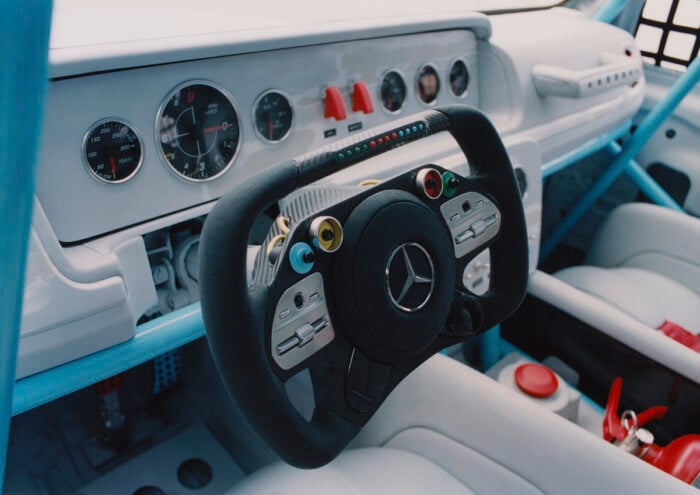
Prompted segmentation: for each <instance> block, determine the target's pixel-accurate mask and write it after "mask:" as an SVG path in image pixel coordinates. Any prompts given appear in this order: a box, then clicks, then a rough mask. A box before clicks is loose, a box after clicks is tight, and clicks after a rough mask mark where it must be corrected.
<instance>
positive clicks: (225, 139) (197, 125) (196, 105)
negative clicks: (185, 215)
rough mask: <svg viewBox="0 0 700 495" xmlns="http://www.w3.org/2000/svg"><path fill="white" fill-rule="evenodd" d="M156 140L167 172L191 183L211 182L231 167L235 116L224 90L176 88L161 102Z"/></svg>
mask: <svg viewBox="0 0 700 495" xmlns="http://www.w3.org/2000/svg"><path fill="white" fill-rule="evenodd" d="M156 138H157V140H158V143H159V146H160V148H161V151H162V156H163V158H164V159H165V161H166V163H167V164H168V165H169V166H170V167H171V169H172V170H173V171H174V172H176V173H177V175H178V176H179V177H182V178H184V179H187V180H191V181H197V182H201V181H206V180H211V179H213V178H215V177H217V176H219V175H221V174H222V173H223V172H225V171H226V170H227V169H228V168H229V167H230V166H231V164H232V163H233V159H234V157H235V156H236V152H237V151H238V145H239V142H240V128H239V124H238V114H237V113H236V109H235V108H234V106H233V103H232V102H231V98H229V97H228V95H226V93H224V90H223V89H221V88H219V87H215V86H214V85H213V84H212V83H209V82H189V83H185V84H183V85H180V86H178V87H177V88H176V89H175V90H173V92H172V93H171V94H170V96H169V97H168V99H167V100H165V101H164V102H163V105H162V106H161V110H160V112H159V113H158V119H157V121H156Z"/></svg>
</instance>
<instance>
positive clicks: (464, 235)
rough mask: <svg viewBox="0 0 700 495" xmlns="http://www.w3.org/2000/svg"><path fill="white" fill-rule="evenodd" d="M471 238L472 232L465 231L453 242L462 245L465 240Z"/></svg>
mask: <svg viewBox="0 0 700 495" xmlns="http://www.w3.org/2000/svg"><path fill="white" fill-rule="evenodd" d="M472 237H474V232H472V231H471V230H470V229H467V230H465V231H464V232H462V233H461V234H458V235H457V236H456V237H455V242H456V243H457V244H462V243H463V242H464V241H466V240H467V239H471V238H472Z"/></svg>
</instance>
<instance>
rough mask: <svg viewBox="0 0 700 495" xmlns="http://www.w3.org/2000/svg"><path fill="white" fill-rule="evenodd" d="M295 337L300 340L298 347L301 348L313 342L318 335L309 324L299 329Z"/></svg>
mask: <svg viewBox="0 0 700 495" xmlns="http://www.w3.org/2000/svg"><path fill="white" fill-rule="evenodd" d="M294 335H295V336H296V337H297V338H298V339H299V344H297V345H298V346H299V347H304V346H305V345H306V344H308V343H309V342H311V341H312V340H313V338H314V335H316V331H315V330H314V327H313V326H312V325H311V324H309V323H307V324H305V325H302V326H300V327H299V328H297V329H296V331H295V332H294Z"/></svg>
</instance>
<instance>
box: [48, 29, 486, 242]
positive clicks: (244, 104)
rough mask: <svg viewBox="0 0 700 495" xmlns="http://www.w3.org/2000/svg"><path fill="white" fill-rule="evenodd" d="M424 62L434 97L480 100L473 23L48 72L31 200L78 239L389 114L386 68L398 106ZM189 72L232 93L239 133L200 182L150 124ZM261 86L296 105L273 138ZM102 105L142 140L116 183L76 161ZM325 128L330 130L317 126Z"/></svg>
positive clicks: (418, 105)
mask: <svg viewBox="0 0 700 495" xmlns="http://www.w3.org/2000/svg"><path fill="white" fill-rule="evenodd" d="M457 58H462V59H463V60H465V61H466V63H467V66H468V68H469V71H470V81H471V82H470V86H469V89H468V91H467V94H466V95H465V96H464V97H461V98H460V97H456V96H454V95H453V94H452V93H451V91H450V90H449V88H448V86H449V85H448V71H449V68H450V64H451V62H452V61H454V60H455V59H457ZM425 63H430V64H432V65H433V66H434V67H435V68H436V70H437V72H438V75H439V76H440V79H441V88H440V92H439V93H438V96H437V99H436V100H435V102H434V105H444V104H450V103H457V102H460V103H467V104H471V105H474V106H478V101H479V94H478V86H477V84H476V81H478V73H477V52H476V37H475V35H474V34H473V33H472V32H470V31H448V32H439V33H431V34H416V35H410V36H402V37H388V38H383V39H373V40H360V41H354V42H345V43H335V44H329V45H323V46H311V47H301V48H293V49H285V50H277V51H270V52H263V53H255V54H248V55H238V56H232V57H221V58H213V59H207V60H197V61H191V62H183V63H178V64H167V65H161V66H156V67H145V68H139V69H133V70H126V71H118V72H112V73H105V74H97V75H92V76H87V77H80V78H69V79H64V80H59V81H54V82H52V83H51V84H50V87H49V94H48V98H47V111H46V121H45V129H46V132H45V136H44V139H43V145H42V155H41V158H40V165H39V171H38V180H37V195H38V197H39V201H40V202H41V204H42V206H43V207H44V210H45V211H46V214H47V216H48V217H49V221H50V222H51V225H52V226H53V229H54V231H55V233H56V235H57V237H58V239H59V240H60V241H62V242H76V241H80V240H83V239H86V238H91V237H94V236H98V235H101V234H104V233H107V232H111V231H114V230H117V229H121V228H124V227H126V226H129V225H133V224H136V223H139V222H143V221H145V220H148V219H152V218H156V217H159V216H162V215H166V214H169V213H172V212H174V211H178V210H182V209H184V208H188V207H191V206H194V205H198V204H202V203H205V202H208V201H211V200H214V199H216V198H218V197H219V196H221V195H222V194H223V193H225V192H226V191H227V190H228V189H229V188H230V187H231V185H232V184H235V183H238V182H240V181H242V180H245V179H246V178H247V177H249V176H250V175H251V174H253V173H255V172H256V171H258V170H260V168H262V167H266V166H269V165H273V164H275V163H277V162H279V161H281V160H283V159H288V158H290V157H293V156H296V155H299V154H302V153H304V152H306V151H308V150H310V149H314V148H317V147H320V146H322V145H324V144H326V142H328V141H331V140H334V139H337V138H343V137H347V136H348V135H350V131H349V130H348V127H349V126H350V125H353V124H361V125H362V128H369V127H372V126H375V125H379V124H382V123H386V122H389V121H391V120H392V119H393V118H395V117H396V116H397V115H392V114H390V113H388V112H386V111H383V107H382V105H381V103H380V101H379V96H378V94H379V85H380V79H381V77H382V75H383V74H384V73H385V72H386V71H387V70H389V69H397V70H398V71H400V72H401V73H402V74H403V75H404V76H405V79H406V81H405V82H406V86H407V88H408V94H407V98H406V103H405V105H404V107H403V108H402V109H401V111H400V112H399V113H398V115H399V116H402V115H410V114H412V113H415V112H417V111H420V110H423V109H425V108H428V106H427V105H426V104H424V103H423V102H422V101H420V100H419V98H418V97H417V93H416V88H415V82H416V74H417V71H418V70H419V67H420V66H421V65H423V64H425ZM196 79H206V80H209V81H212V82H213V83H216V84H217V85H220V86H221V87H222V88H224V89H225V90H226V91H227V92H228V93H230V95H231V96H232V98H233V101H234V105H235V107H236V108H237V111H238V115H239V120H240V123H241V129H240V133H241V145H240V149H239V152H238V155H237V157H236V159H235V162H234V165H233V167H232V168H231V169H230V170H228V171H227V172H226V173H224V174H223V175H222V176H221V177H219V178H218V179H216V180H214V181H211V182H207V183H201V184H193V183H188V182H185V181H183V180H181V179H179V178H178V177H176V176H175V175H174V174H172V173H171V172H170V171H169V170H168V169H167V166H166V165H165V163H164V161H163V160H162V159H161V156H160V153H161V152H160V150H159V148H158V147H157V146H156V138H155V135H154V134H155V122H156V114H157V112H158V108H159V106H160V104H161V102H162V101H163V99H164V98H166V96H167V95H168V94H169V93H170V91H171V90H172V89H173V88H174V87H176V86H177V85H179V84H180V83H182V82H184V81H188V80H196ZM357 80H362V81H364V82H366V84H367V86H368V87H369V90H370V93H371V95H372V97H373V101H374V107H375V110H374V112H373V113H372V114H369V115H365V114H364V113H360V112H351V111H350V105H351V101H350V95H349V91H350V86H351V81H357ZM327 85H333V86H337V87H338V88H339V89H340V91H341V93H342V94H343V98H344V101H345V105H346V108H347V109H348V118H347V120H344V121H340V122H336V121H335V120H333V119H324V117H323V115H324V105H323V100H322V97H321V96H322V90H323V88H324V87H325V86H327ZM269 89H278V90H281V91H283V92H284V93H286V94H287V95H289V96H290V100H291V103H292V106H293V109H294V112H295V118H294V125H293V128H292V130H291V133H290V135H289V137H288V138H287V139H285V140H284V141H282V142H280V143H277V144H274V143H269V142H265V141H264V140H262V139H260V137H259V136H258V135H256V133H255V131H254V127H253V122H252V110H253V104H254V102H255V100H256V98H258V96H259V95H260V94H261V93H263V92H264V91H266V90H269ZM108 117H115V118H120V119H124V120H125V121H127V122H129V123H131V124H132V126H133V128H134V129H135V130H136V131H137V132H138V133H139V134H140V136H141V138H142V141H143V144H144V163H143V166H142V167H141V169H140V170H139V171H138V173H136V174H135V176H134V177H133V178H132V179H130V180H129V181H127V182H125V183H122V184H104V183H100V182H98V181H96V180H94V178H93V177H91V176H90V175H89V174H88V173H87V172H86V169H85V167H84V166H83V160H82V156H81V153H82V150H81V142H82V139H83V136H84V134H85V132H86V131H87V130H88V129H89V128H90V127H91V126H92V125H93V124H94V123H95V122H96V121H98V120H101V119H104V118H108ZM333 129H334V130H335V136H333V137H331V138H326V137H324V132H326V131H329V130H333Z"/></svg>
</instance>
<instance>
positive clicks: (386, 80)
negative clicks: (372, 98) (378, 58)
mask: <svg viewBox="0 0 700 495" xmlns="http://www.w3.org/2000/svg"><path fill="white" fill-rule="evenodd" d="M379 96H380V98H381V100H382V106H383V107H384V108H385V109H386V110H387V111H388V112H389V113H397V112H398V111H399V110H401V107H403V103H404V101H406V83H405V82H404V80H403V77H401V74H399V73H398V72H397V71H395V70H390V71H389V72H387V73H386V74H384V77H382V83H381V86H380V89H379Z"/></svg>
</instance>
